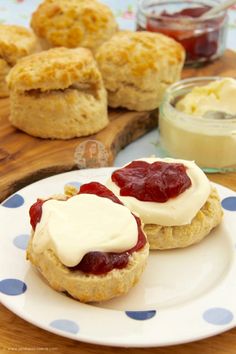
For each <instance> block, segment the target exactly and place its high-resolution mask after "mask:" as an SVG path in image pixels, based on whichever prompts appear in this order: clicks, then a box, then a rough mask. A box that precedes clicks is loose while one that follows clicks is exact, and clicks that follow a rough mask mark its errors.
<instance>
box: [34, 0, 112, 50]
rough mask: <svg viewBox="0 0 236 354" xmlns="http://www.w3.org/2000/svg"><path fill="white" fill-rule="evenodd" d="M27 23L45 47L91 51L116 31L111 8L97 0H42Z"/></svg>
mask: <svg viewBox="0 0 236 354" xmlns="http://www.w3.org/2000/svg"><path fill="white" fill-rule="evenodd" d="M31 27H32V28H33V30H34V31H35V33H36V35H37V36H38V37H39V39H40V40H41V43H42V46H43V47H44V48H46V49H48V48H50V47H60V46H62V47H68V48H75V47H85V48H89V49H91V50H92V51H95V50H96V49H97V48H98V47H99V46H100V45H101V44H102V43H103V42H105V41H106V40H108V39H109V38H110V37H111V36H112V35H113V34H114V33H115V32H116V31H117V23H116V20H115V17H114V15H113V13H112V11H111V10H110V9H109V7H108V6H107V5H105V4H103V3H101V2H99V1H97V0H44V1H43V2H42V4H41V5H39V7H38V9H37V10H36V11H35V12H34V13H33V15H32V19H31Z"/></svg>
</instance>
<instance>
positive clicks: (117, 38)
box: [96, 31, 185, 83]
mask: <svg viewBox="0 0 236 354" xmlns="http://www.w3.org/2000/svg"><path fill="white" fill-rule="evenodd" d="M96 59H97V61H98V63H99V65H101V67H102V68H103V66H106V65H107V63H110V64H111V65H115V66H119V67H122V66H123V65H126V64H127V65H126V66H125V68H126V70H127V71H128V72H127V75H131V76H136V77H138V76H142V75H143V74H145V73H146V72H147V71H150V70H154V71H159V72H160V74H161V75H162V76H163V75H164V76H166V77H167V79H166V80H165V81H166V82H167V83H168V82H169V81H170V80H169V79H168V75H170V72H165V71H162V70H161V69H162V67H163V64H166V66H168V65H171V64H173V65H175V64H180V63H183V62H184V59H185V51H184V48H183V47H182V46H181V45H180V44H179V43H177V42H176V41H175V40H173V39H172V38H169V37H167V36H165V35H162V34H160V33H151V32H146V31H143V32H141V31H140V32H130V31H124V32H118V33H117V34H115V35H114V36H113V37H112V38H111V39H110V40H109V41H107V42H106V43H104V44H103V45H102V46H101V47H100V48H99V50H98V52H97V53H96ZM163 62H164V63H163Z"/></svg>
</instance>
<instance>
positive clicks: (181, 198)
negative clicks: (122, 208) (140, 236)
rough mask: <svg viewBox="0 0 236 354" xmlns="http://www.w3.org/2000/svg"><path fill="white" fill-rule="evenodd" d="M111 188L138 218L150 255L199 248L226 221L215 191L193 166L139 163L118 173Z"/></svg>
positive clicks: (153, 160)
mask: <svg viewBox="0 0 236 354" xmlns="http://www.w3.org/2000/svg"><path fill="white" fill-rule="evenodd" d="M107 186H108V188H110V189H111V190H112V191H113V192H114V193H115V194H116V195H117V196H118V197H119V198H120V199H121V201H122V202H123V203H124V204H125V205H126V206H128V207H129V209H130V210H131V211H132V212H133V213H135V214H137V215H139V216H140V218H141V219H142V221H143V223H144V231H145V233H146V235H147V237H148V241H149V243H150V248H151V249H169V248H179V247H187V246H189V245H191V244H194V243H197V242H199V241H201V240H202V239H203V238H204V237H205V236H207V235H208V234H209V233H210V231H211V230H212V229H213V228H214V227H215V226H217V225H218V224H219V223H220V221H221V218H222V215H223V213H222V208H221V203H220V199H219V196H218V193H217V191H216V189H215V188H213V187H212V186H211V184H210V182H209V180H208V178H207V176H206V175H205V174H204V172H203V171H202V170H201V169H200V168H199V167H198V166H197V165H196V164H195V163H194V162H193V161H187V160H177V159H170V158H166V159H159V158H147V159H143V160H136V161H133V162H131V163H130V164H128V165H126V166H124V167H123V168H121V169H118V170H116V171H115V172H114V173H113V174H112V176H111V178H110V179H109V181H108V183H107Z"/></svg>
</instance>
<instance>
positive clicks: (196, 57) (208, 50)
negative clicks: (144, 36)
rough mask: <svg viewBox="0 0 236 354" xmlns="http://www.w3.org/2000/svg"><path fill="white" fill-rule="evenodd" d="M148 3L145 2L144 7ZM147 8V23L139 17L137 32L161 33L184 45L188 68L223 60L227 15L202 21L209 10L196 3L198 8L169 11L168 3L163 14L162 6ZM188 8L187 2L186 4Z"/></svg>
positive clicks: (207, 7) (169, 4)
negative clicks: (221, 56) (220, 58)
mask: <svg viewBox="0 0 236 354" xmlns="http://www.w3.org/2000/svg"><path fill="white" fill-rule="evenodd" d="M144 3H145V1H143V4H144ZM146 3H147V5H146V7H145V10H146V12H147V13H148V14H149V13H150V15H146V18H145V20H143V19H142V16H141V15H138V17H137V22H138V23H137V30H138V31H144V30H146V31H150V32H160V33H163V34H164V35H167V36H169V37H172V38H174V39H175V40H176V41H178V42H179V43H181V44H182V46H183V47H184V49H185V51H186V62H185V63H186V64H191V65H192V64H197V63H204V62H207V61H210V60H213V59H215V58H216V57H218V56H220V55H221V54H222V52H223V50H224V47H225V43H223V42H225V38H226V31H227V26H226V22H227V15H226V13H224V12H223V13H221V14H218V15H216V16H213V17H209V18H204V19H201V18H200V16H202V15H203V14H204V13H205V12H207V11H209V10H210V9H211V7H210V6H207V5H203V6H202V5H201V4H202V3H200V2H199V5H200V6H198V5H197V4H198V2H197V1H196V2H195V3H196V7H189V8H187V7H186V8H184V9H180V10H179V11H169V10H168V9H169V8H171V4H172V3H169V2H168V1H167V2H166V8H167V10H161V5H159V3H158V2H157V3H155V2H153V3H152V4H151V5H148V2H146ZM186 5H187V2H186Z"/></svg>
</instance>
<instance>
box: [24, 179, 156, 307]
mask: <svg viewBox="0 0 236 354" xmlns="http://www.w3.org/2000/svg"><path fill="white" fill-rule="evenodd" d="M30 220H31V225H32V229H33V230H32V236H31V240H30V242H29V245H28V249H27V259H29V260H30V261H31V263H32V264H34V265H35V266H36V267H37V268H38V269H39V271H40V272H41V273H42V275H43V276H44V277H45V279H46V280H47V281H48V283H49V284H50V286H51V287H52V288H53V289H55V290H57V291H60V292H67V293H68V294H70V295H71V296H72V297H73V298H75V299H77V300H79V301H81V302H93V301H104V300H109V299H111V298H113V297H116V296H120V295H123V294H126V293H127V292H128V291H129V289H130V288H132V287H133V286H134V285H135V284H136V283H137V282H138V280H139V278H140V276H141V274H142V272H143V270H144V267H145V265H146V261H147V258H148V254H149V245H148V242H147V240H146V236H145V234H144V233H143V230H142V226H141V221H140V219H139V218H138V217H136V216H135V215H133V214H132V213H131V212H130V210H129V209H128V208H127V207H125V206H124V205H123V204H122V203H121V202H120V200H119V199H118V198H117V197H116V196H115V195H114V194H113V193H112V192H111V191H109V190H108V189H107V188H106V187H105V186H103V185H102V184H100V183H97V182H91V183H88V184H85V185H83V186H81V188H80V190H79V192H78V193H77V194H76V195H73V196H66V195H62V196H60V195H59V196H55V197H51V198H49V199H47V200H41V199H38V201H37V202H36V203H35V204H33V205H32V206H31V208H30Z"/></svg>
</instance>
